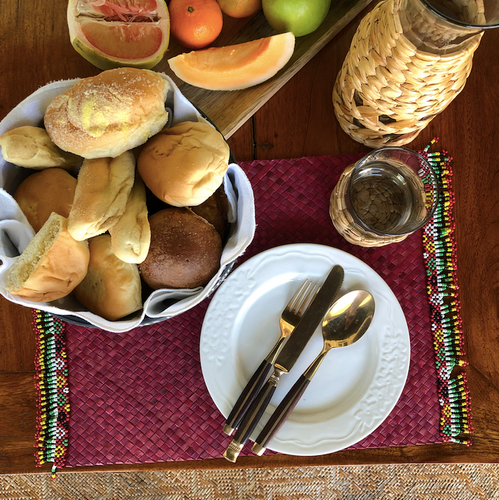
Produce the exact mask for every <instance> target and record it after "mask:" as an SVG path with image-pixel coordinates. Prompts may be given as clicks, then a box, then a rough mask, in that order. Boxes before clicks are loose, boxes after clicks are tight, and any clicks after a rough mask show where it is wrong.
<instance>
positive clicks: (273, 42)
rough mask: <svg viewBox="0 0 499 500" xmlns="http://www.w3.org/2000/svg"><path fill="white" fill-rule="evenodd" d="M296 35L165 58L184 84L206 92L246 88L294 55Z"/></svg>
mask: <svg viewBox="0 0 499 500" xmlns="http://www.w3.org/2000/svg"><path fill="white" fill-rule="evenodd" d="M294 47H295V36H294V35H293V33H282V34H280V35H274V36H270V37H267V38H262V39H260V40H253V41H252V42H246V43H241V44H238V45H227V46H225V47H212V48H209V49H204V50H194V51H192V52H189V53H186V54H180V55H178V56H176V57H172V58H171V59H168V64H169V65H170V68H171V69H172V70H173V72H174V73H175V74H176V75H177V76H178V77H179V78H180V79H181V80H183V81H184V82H186V83H189V84H190V85H194V86H196V87H201V88H204V89H208V90H237V89H245V88H247V87H251V86H253V85H257V84H259V83H262V82H264V81H265V80H268V79H269V78H271V77H272V76H274V75H275V74H276V73H277V72H278V71H279V70H280V69H281V68H283V67H284V66H285V65H286V64H287V62H288V61H289V60H290V58H291V56H292V55H293V51H294Z"/></svg>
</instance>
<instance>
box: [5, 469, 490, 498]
mask: <svg viewBox="0 0 499 500" xmlns="http://www.w3.org/2000/svg"><path fill="white" fill-rule="evenodd" d="M0 498H4V499H9V500H80V499H82V498H85V499H86V500H94V499H95V500H97V499H99V500H122V499H123V500H124V499H127V500H128V499H134V500H146V499H147V500H153V499H154V500H187V499H188V500H374V499H381V500H436V499H438V500H455V499H456V498H458V499H459V500H494V499H497V498H499V465H497V464H487V465H476V464H463V465H461V464H453V465H420V464H415V465H369V466H360V467H351V466H350V467H343V466H342V467H299V468H292V469H289V468H274V469H231V470H198V471H193V470H180V471H161V472H112V473H111V472H109V473H75V472H70V473H59V474H58V475H57V477H56V479H55V480H52V479H51V478H50V475H49V474H30V475H28V474H27V475H3V476H0Z"/></svg>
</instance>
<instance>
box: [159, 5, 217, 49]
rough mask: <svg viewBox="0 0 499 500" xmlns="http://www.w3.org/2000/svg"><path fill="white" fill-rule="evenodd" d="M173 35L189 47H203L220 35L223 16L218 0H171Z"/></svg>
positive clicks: (169, 8)
mask: <svg viewBox="0 0 499 500" xmlns="http://www.w3.org/2000/svg"><path fill="white" fill-rule="evenodd" d="M168 10H169V11H170V19H171V32H172V35H173V36H174V37H175V38H176V39H177V40H178V41H179V42H180V43H181V44H182V45H184V46H185V47H187V48H189V49H202V48H203V47H206V46H207V45H209V44H210V43H212V42H213V41H215V39H216V38H217V37H218V35H220V32H221V31H222V25H223V16H222V11H221V10H220V6H219V5H218V3H217V1H216V0H171V2H170V4H169V7H168Z"/></svg>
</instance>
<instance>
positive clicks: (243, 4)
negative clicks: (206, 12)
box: [217, 0, 262, 18]
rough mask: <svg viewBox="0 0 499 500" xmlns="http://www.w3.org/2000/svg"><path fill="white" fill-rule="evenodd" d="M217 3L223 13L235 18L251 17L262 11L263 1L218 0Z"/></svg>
mask: <svg viewBox="0 0 499 500" xmlns="http://www.w3.org/2000/svg"><path fill="white" fill-rule="evenodd" d="M217 2H218V5H220V8H221V9H222V12H223V13H225V14H227V15H228V16H230V17H235V18H241V17H249V16H252V15H253V14H256V13H257V12H258V11H259V10H261V9H262V0H217Z"/></svg>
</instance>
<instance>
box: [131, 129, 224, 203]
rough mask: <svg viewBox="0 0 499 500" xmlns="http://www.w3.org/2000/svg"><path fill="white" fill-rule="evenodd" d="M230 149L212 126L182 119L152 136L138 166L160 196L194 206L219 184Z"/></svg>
mask: <svg viewBox="0 0 499 500" xmlns="http://www.w3.org/2000/svg"><path fill="white" fill-rule="evenodd" d="M229 153H230V150H229V146H228V145H227V143H226V142H225V140H224V138H223V136H222V135H221V134H220V133H219V132H217V130H216V129H215V128H214V127H212V126H211V125H208V124H206V123H201V122H183V123H180V124H178V125H176V126H175V127H172V128H167V129H164V130H162V131H161V132H160V133H159V134H157V135H156V136H154V137H152V138H151V139H150V140H149V141H148V142H147V143H146V145H145V146H144V147H143V149H142V151H141V153H140V155H139V158H138V160H137V168H138V171H139V173H140V175H141V177H142V179H143V181H144V182H145V184H146V186H147V187H148V188H149V189H150V190H151V191H152V192H153V193H154V194H155V195H156V196H157V197H158V198H159V199H160V200H163V201H164V202H166V203H168V204H169V205H173V206H175V207H187V206H195V205H199V204H200V203H202V202H203V201H205V200H207V199H208V198H209V197H210V196H211V195H212V194H213V193H214V192H215V190H216V189H217V188H218V187H219V186H220V185H221V184H222V181H223V178H224V175H225V173H226V172H227V169H228V166H229V162H228V161H229Z"/></svg>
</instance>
